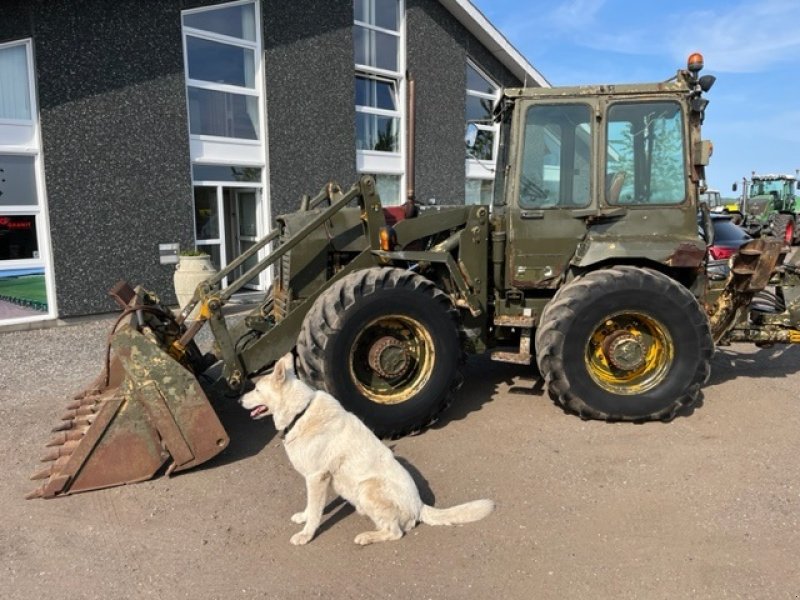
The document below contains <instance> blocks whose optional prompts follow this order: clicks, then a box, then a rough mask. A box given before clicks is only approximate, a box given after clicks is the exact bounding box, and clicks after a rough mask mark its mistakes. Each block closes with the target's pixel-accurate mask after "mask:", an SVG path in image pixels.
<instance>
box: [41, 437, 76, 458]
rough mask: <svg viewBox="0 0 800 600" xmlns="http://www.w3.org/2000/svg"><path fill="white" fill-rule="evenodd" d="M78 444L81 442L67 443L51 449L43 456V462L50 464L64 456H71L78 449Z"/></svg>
mask: <svg viewBox="0 0 800 600" xmlns="http://www.w3.org/2000/svg"><path fill="white" fill-rule="evenodd" d="M78 444H79V442H66V443H65V444H63V445H60V446H57V447H55V448H51V449H50V450H48V451H47V452H46V453H45V454H44V456H42V459H41V462H49V461H51V460H58V459H59V458H61V457H62V456H70V455H71V454H72V453H73V452H74V451H75V448H77V447H78Z"/></svg>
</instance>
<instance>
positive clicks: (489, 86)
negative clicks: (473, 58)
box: [467, 63, 498, 94]
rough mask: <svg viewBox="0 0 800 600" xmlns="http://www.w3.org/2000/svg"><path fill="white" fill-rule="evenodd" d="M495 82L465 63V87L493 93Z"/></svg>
mask: <svg viewBox="0 0 800 600" xmlns="http://www.w3.org/2000/svg"><path fill="white" fill-rule="evenodd" d="M497 87H498V86H497V84H496V83H495V82H494V81H491V80H490V79H489V78H488V77H485V76H484V75H482V74H481V73H479V72H478V69H476V68H475V67H473V66H472V65H471V64H469V63H467V89H468V90H472V91H473V92H483V93H484V94H495V93H496V92H497Z"/></svg>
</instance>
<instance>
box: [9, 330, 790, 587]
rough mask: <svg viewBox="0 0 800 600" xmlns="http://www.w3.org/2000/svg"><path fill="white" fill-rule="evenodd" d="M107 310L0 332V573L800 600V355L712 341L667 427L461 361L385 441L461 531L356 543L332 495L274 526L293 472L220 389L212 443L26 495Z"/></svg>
mask: <svg viewBox="0 0 800 600" xmlns="http://www.w3.org/2000/svg"><path fill="white" fill-rule="evenodd" d="M111 323H112V319H111V318H108V317H107V318H101V319H96V320H90V321H81V322H79V323H77V324H75V325H73V326H66V327H58V328H54V329H47V330H38V331H27V332H14V333H3V334H0V360H2V363H1V364H2V366H0V419H2V423H3V435H2V436H0V461H2V462H1V463H0V465H1V466H2V471H3V473H4V483H5V484H4V485H3V486H2V488H0V502H1V503H2V504H1V505H2V507H3V510H4V512H5V518H3V519H2V521H0V589H2V590H3V591H2V597H3V598H4V599H5V600H17V599H20V600H23V599H24V600H28V599H31V598H42V597H52V596H57V597H60V598H66V599H73V598H74V599H84V598H98V599H103V600H107V599H109V598H114V599H123V598H159V599H164V600H177V599H181V598H192V599H195V598H202V599H205V598H221V599H222V598H224V599H228V598H298V599H300V598H303V599H305V598H315V597H319V598H381V599H383V598H459V599H469V598H476V599H484V598H525V599H527V598H543V599H550V598H552V599H559V600H562V599H568V598H581V599H585V598H614V599H622V598H648V599H651V598H653V599H658V598H664V599H670V600H674V599H679V598H692V599H700V598H708V599H714V600H716V599H720V598H753V599H765V598H800V568H798V558H797V557H798V556H800V539H799V538H798V525H799V524H800V523H799V521H800V461H798V431H800V416H798V415H799V414H800V410H798V409H800V405H799V404H798V403H799V402H800V400H799V399H798V393H797V390H798V389H800V349H798V348H794V347H792V348H776V349H761V350H759V349H755V348H751V347H746V346H736V347H734V348H733V349H724V350H722V351H720V352H718V353H717V355H716V357H715V359H714V365H713V374H712V379H711V381H710V382H709V384H708V385H707V387H706V388H705V397H704V401H703V403H702V405H701V406H699V407H698V408H697V409H695V410H694V411H692V414H688V415H684V416H681V417H679V418H678V419H676V420H675V421H673V422H672V423H669V424H661V423H650V424H645V425H630V424H603V423H597V422H583V421H581V420H580V419H578V418H576V417H572V416H569V415H565V414H564V413H563V412H562V411H561V410H559V409H558V408H557V407H555V406H554V405H553V404H552V403H551V401H550V400H549V399H548V398H547V396H546V394H544V393H543V392H542V390H541V384H540V382H539V381H538V380H537V379H536V378H535V377H533V376H532V374H531V371H530V369H524V368H521V367H515V366H509V365H501V364H495V363H492V362H490V361H488V360H485V359H482V358H479V359H473V360H471V361H470V363H469V375H468V378H467V382H466V385H465V386H464V388H463V390H462V392H461V393H460V394H459V397H458V399H457V403H456V404H455V405H454V406H453V407H452V408H451V409H450V411H449V412H448V413H447V414H446V416H445V418H444V421H443V422H442V423H441V424H440V425H438V426H436V427H434V428H432V429H430V430H429V431H427V432H425V433H424V434H422V435H419V436H415V437H410V438H405V439H402V440H398V441H397V442H392V446H393V447H394V449H395V452H396V453H397V454H398V455H399V456H401V457H402V458H403V459H404V460H405V461H407V463H408V464H409V466H410V469H411V471H412V473H414V474H415V477H416V478H417V479H418V481H419V482H420V485H421V488H422V491H423V496H424V497H425V498H426V499H427V500H428V501H435V504H436V505H437V506H446V505H450V504H455V503H458V502H462V501H466V500H470V499H474V498H479V497H489V498H493V499H494V500H495V501H496V502H497V511H496V512H495V513H494V514H493V515H491V516H490V517H489V518H487V519H486V520H484V521H481V522H479V523H473V524H469V525H465V526H461V527H452V528H451V527H436V528H434V527H428V526H425V525H421V526H420V527H418V528H417V529H415V530H414V531H413V532H411V533H410V534H409V535H408V536H407V537H406V538H404V539H403V540H400V541H399V542H392V543H386V544H379V545H375V546H369V547H366V548H361V547H357V546H355V545H354V544H353V538H354V537H355V535H356V534H358V533H359V532H360V531H362V530H364V529H367V528H368V527H369V523H368V522H367V520H366V519H365V518H363V517H360V516H358V515H356V514H354V513H353V512H352V510H350V509H349V508H348V507H347V506H342V505H341V504H339V503H336V502H331V505H330V507H329V515H328V516H327V518H326V519H327V520H326V521H325V522H324V523H323V526H322V528H321V530H320V532H319V533H318V537H317V538H316V539H315V540H314V541H313V542H312V543H311V544H310V545H308V546H305V547H300V548H295V547H293V546H291V545H290V544H289V538H290V537H291V535H292V534H293V533H294V532H295V531H296V530H297V529H298V526H297V525H294V524H293V523H291V522H290V521H289V517H290V516H291V514H293V513H294V512H295V511H297V510H300V509H301V508H302V506H303V500H304V486H303V483H302V481H301V479H300V478H299V476H298V475H297V474H296V473H295V472H294V471H293V470H292V468H291V466H290V465H289V464H288V461H287V459H286V456H285V454H284V452H283V449H282V448H281V446H280V445H279V443H278V440H277V439H276V438H275V437H274V433H275V432H274V430H273V428H272V426H271V423H270V422H268V421H260V422H251V421H249V420H248V419H247V417H246V415H244V414H243V413H244V411H242V410H241V409H239V408H238V407H237V406H236V405H235V403H234V402H230V401H229V402H228V403H225V404H223V405H222V408H221V410H220V415H221V418H222V420H223V421H224V423H225V426H226V428H227V429H228V431H229V433H230V435H231V446H230V447H229V448H228V450H226V451H225V453H223V454H222V455H221V456H219V457H218V458H217V459H215V460H214V461H211V462H210V463H209V464H207V465H204V466H203V467H201V468H198V469H195V470H193V471H190V472H187V473H184V474H181V475H178V476H176V477H173V478H165V477H161V478H159V479H155V480H153V481H149V482H145V483H141V484H137V485H131V486H125V487H118V488H114V489H109V490H103V491H98V492H92V493H88V494H79V495H75V496H70V497H65V498H60V499H56V500H49V501H42V500H36V501H24V500H23V499H22V498H23V496H24V494H25V493H26V492H28V491H29V490H30V489H32V488H33V487H34V486H33V483H32V482H29V481H27V477H28V475H29V474H30V473H31V472H32V471H33V470H34V468H36V467H37V464H36V460H37V459H38V457H39V456H40V455H41V454H42V451H43V446H44V443H45V441H46V440H47V438H48V437H49V430H50V428H51V427H52V426H53V425H54V424H55V422H56V421H57V419H58V416H59V414H60V413H61V411H62V409H63V405H64V403H65V402H66V398H67V396H68V395H69V394H71V393H74V392H76V391H77V390H79V389H80V388H81V387H82V386H83V385H84V384H85V383H87V382H88V381H89V380H90V379H92V378H93V377H94V376H95V375H96V374H97V373H98V372H99V371H100V368H101V364H102V360H103V353H104V344H105V338H106V335H107V333H108V330H109V328H110V325H111Z"/></svg>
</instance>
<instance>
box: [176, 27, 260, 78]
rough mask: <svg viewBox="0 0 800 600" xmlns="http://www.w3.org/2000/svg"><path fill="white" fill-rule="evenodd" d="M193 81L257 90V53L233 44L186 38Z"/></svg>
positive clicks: (190, 76) (190, 75) (190, 73)
mask: <svg viewBox="0 0 800 600" xmlns="http://www.w3.org/2000/svg"><path fill="white" fill-rule="evenodd" d="M186 52H187V57H188V60H187V63H188V67H189V78H190V79H199V80H201V81H210V82H212V83H224V84H227V85H238V86H240V87H247V88H251V89H252V88H254V87H255V77H256V72H255V52H253V50H251V49H250V48H241V47H238V46H232V45H230V44H220V43H219V42H213V41H211V40H203V39H200V38H196V37H192V36H186Z"/></svg>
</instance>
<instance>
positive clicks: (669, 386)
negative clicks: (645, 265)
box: [536, 266, 714, 421]
mask: <svg viewBox="0 0 800 600" xmlns="http://www.w3.org/2000/svg"><path fill="white" fill-rule="evenodd" d="M536 348H537V355H536V358H537V362H538V364H539V369H540V372H541V373H542V375H543V376H544V377H545V380H546V382H547V386H548V390H549V392H550V395H551V397H552V398H553V399H554V400H555V401H556V402H557V403H558V404H560V405H561V406H562V407H563V408H565V409H566V410H567V411H570V412H574V413H577V414H578V415H580V416H581V417H582V418H586V419H601V420H607V421H618V420H622V421H649V420H664V421H668V420H670V419H672V418H673V417H674V416H675V414H676V413H677V411H678V410H679V409H681V408H682V407H684V406H689V405H691V404H693V403H694V402H696V400H697V399H698V397H699V395H700V387H701V385H702V384H703V383H705V381H706V379H708V375H709V373H710V369H711V367H710V364H711V355H712V353H713V350H714V344H713V342H712V339H711V332H710V329H709V324H708V319H707V318H706V315H705V314H704V312H703V310H702V309H701V307H700V305H699V304H698V302H697V300H696V299H695V298H694V296H692V294H691V293H690V292H689V291H688V290H687V289H686V288H685V287H683V286H682V285H680V284H679V283H677V282H676V281H674V280H673V279H671V278H669V277H667V276H666V275H664V274H662V273H659V272H657V271H653V270H650V269H642V268H637V267H629V266H619V267H614V268H610V269H604V270H601V271H594V272H592V273H589V274H587V275H585V276H583V277H581V278H579V279H576V280H574V281H572V282H570V283H568V284H566V285H565V286H564V287H562V288H561V289H560V290H559V291H558V292H557V293H556V295H555V297H554V298H553V300H552V301H551V302H550V303H549V304H548V305H547V307H546V308H545V310H544V313H543V314H542V319H541V323H540V325H539V328H538V329H537V333H536Z"/></svg>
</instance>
